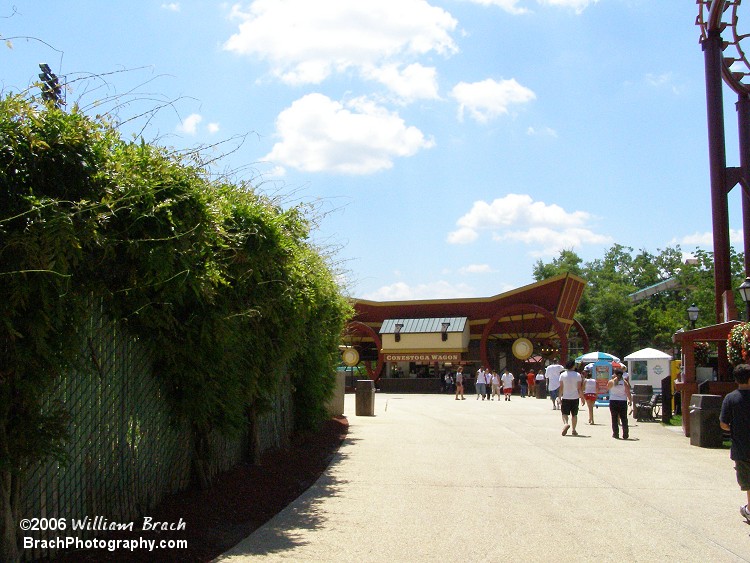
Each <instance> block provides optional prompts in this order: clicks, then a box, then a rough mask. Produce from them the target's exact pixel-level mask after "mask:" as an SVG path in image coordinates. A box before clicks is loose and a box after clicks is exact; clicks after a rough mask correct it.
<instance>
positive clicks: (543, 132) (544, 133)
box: [526, 127, 557, 139]
mask: <svg viewBox="0 0 750 563" xmlns="http://www.w3.org/2000/svg"><path fill="white" fill-rule="evenodd" d="M526 134H527V135H529V136H530V137H552V138H555V139H557V131H555V130H554V129H552V128H551V127H542V128H541V129H536V128H534V127H529V128H528V129H526Z"/></svg>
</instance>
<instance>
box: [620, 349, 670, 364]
mask: <svg viewBox="0 0 750 563" xmlns="http://www.w3.org/2000/svg"><path fill="white" fill-rule="evenodd" d="M623 359H624V360H625V361H626V362H627V361H632V360H671V359H672V356H670V355H669V354H666V353H664V352H662V351H661V350H657V349H655V348H644V349H643V350H638V351H636V352H633V353H632V354H628V355H627V356H625V357H624V358H623Z"/></svg>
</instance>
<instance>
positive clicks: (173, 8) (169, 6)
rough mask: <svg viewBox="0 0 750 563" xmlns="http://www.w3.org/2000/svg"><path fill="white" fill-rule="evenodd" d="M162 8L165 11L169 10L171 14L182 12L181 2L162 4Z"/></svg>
mask: <svg viewBox="0 0 750 563" xmlns="http://www.w3.org/2000/svg"><path fill="white" fill-rule="evenodd" d="M161 7H162V8H163V9H164V10H169V11H170V12H179V11H180V4H179V2H170V3H169V4H162V5H161Z"/></svg>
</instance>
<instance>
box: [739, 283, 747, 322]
mask: <svg viewBox="0 0 750 563" xmlns="http://www.w3.org/2000/svg"><path fill="white" fill-rule="evenodd" d="M737 289H738V290H739V291H740V296H741V297H742V300H743V301H744V302H745V317H746V319H747V320H748V321H750V277H747V278H745V281H743V282H742V284H740V287H738V288H737Z"/></svg>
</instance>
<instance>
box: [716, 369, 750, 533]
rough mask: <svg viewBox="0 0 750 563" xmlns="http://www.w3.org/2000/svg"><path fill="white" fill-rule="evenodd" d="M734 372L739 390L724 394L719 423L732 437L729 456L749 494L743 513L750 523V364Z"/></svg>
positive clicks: (741, 488) (741, 512) (739, 479)
mask: <svg viewBox="0 0 750 563" xmlns="http://www.w3.org/2000/svg"><path fill="white" fill-rule="evenodd" d="M733 375H734V380H735V381H736V382H737V389H735V390H734V391H732V392H731V393H729V394H728V395H727V396H726V397H724V401H723V402H722V404H721V414H720V415H719V425H720V426H721V428H722V430H725V431H727V432H729V435H730V437H731V439H732V445H731V448H730V450H729V457H730V459H731V460H732V461H734V471H735V473H736V474H737V484H738V485H739V486H740V490H741V491H744V492H745V493H746V494H747V503H746V504H745V506H742V507H740V514H741V515H742V516H743V518H745V520H747V523H748V524H750V365H748V364H740V365H738V366H735V368H734V371H733Z"/></svg>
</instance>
